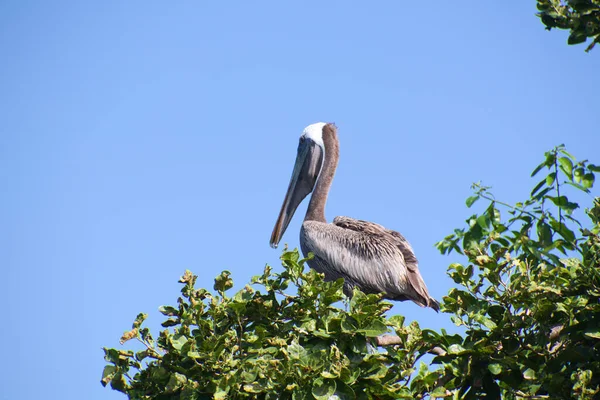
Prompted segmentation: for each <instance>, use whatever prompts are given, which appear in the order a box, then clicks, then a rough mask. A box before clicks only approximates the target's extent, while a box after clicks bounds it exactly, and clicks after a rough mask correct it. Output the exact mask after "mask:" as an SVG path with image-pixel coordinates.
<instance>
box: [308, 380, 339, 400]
mask: <svg viewBox="0 0 600 400" xmlns="http://www.w3.org/2000/svg"><path fill="white" fill-rule="evenodd" d="M335 389H336V384H335V381H334V380H332V379H323V378H317V379H315V380H314V382H313V386H312V395H313V396H315V399H317V400H328V399H329V398H330V397H331V396H333V394H334V393H335Z"/></svg>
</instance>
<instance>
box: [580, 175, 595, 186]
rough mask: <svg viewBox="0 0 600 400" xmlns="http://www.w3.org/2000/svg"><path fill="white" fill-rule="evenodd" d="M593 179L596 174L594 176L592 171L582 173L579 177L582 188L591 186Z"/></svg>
mask: <svg viewBox="0 0 600 400" xmlns="http://www.w3.org/2000/svg"><path fill="white" fill-rule="evenodd" d="M595 180H596V176H594V174H593V173H592V172H588V173H587V174H585V175H583V178H582V179H581V184H582V185H583V187H584V188H586V189H589V188H591V187H592V186H594V181H595Z"/></svg>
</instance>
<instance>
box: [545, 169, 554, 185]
mask: <svg viewBox="0 0 600 400" xmlns="http://www.w3.org/2000/svg"><path fill="white" fill-rule="evenodd" d="M555 179H556V172H551V173H549V174H548V176H546V185H548V186H552V185H553V184H554V180H555Z"/></svg>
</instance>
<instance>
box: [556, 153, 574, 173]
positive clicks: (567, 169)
mask: <svg viewBox="0 0 600 400" xmlns="http://www.w3.org/2000/svg"><path fill="white" fill-rule="evenodd" d="M558 162H559V163H560V166H561V167H562V170H563V172H564V173H565V174H566V175H567V176H568V177H569V178H571V177H572V176H573V162H572V161H571V160H570V159H569V158H567V157H560V158H559V159H558Z"/></svg>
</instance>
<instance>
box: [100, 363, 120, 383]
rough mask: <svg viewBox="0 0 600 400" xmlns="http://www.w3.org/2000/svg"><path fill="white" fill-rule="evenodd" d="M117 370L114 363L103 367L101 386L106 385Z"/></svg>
mask: <svg viewBox="0 0 600 400" xmlns="http://www.w3.org/2000/svg"><path fill="white" fill-rule="evenodd" d="M115 372H117V367H116V366H114V365H107V366H105V367H104V371H102V380H101V381H100V382H101V383H102V386H106V385H108V383H109V382H110V381H111V380H112V378H113V376H114V375H115Z"/></svg>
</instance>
